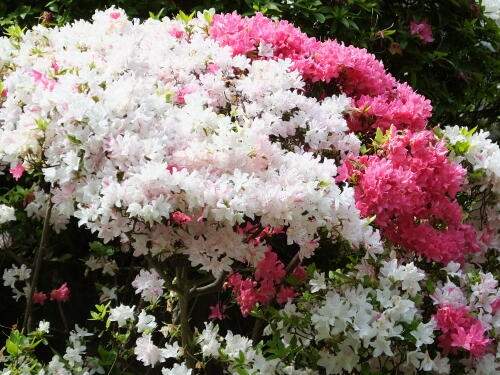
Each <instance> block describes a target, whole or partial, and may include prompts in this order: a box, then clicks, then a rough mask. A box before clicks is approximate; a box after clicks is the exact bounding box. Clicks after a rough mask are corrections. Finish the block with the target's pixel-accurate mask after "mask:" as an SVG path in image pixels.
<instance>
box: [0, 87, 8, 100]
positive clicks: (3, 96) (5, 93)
mask: <svg viewBox="0 0 500 375" xmlns="http://www.w3.org/2000/svg"><path fill="white" fill-rule="evenodd" d="M8 93H9V90H7V89H3V90H2V93H1V94H0V96H1V97H2V98H5V97H6V96H7V94H8Z"/></svg>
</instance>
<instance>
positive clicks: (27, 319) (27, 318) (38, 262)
mask: <svg viewBox="0 0 500 375" xmlns="http://www.w3.org/2000/svg"><path fill="white" fill-rule="evenodd" d="M52 207H54V203H52V196H51V195H49V207H48V208H47V213H46V214H45V218H44V219H43V229H42V237H41V238H40V245H39V246H38V250H37V252H36V256H35V264H34V271H33V276H32V278H31V281H30V288H29V293H28V295H27V296H26V310H25V311H24V320H23V331H26V332H29V330H30V326H31V313H32V310H33V295H34V294H35V289H36V284H37V283H38V277H39V276H40V268H41V266H42V259H43V250H44V249H45V244H46V242H47V237H48V234H49V227H50V225H49V224H50V216H51V214H52Z"/></svg>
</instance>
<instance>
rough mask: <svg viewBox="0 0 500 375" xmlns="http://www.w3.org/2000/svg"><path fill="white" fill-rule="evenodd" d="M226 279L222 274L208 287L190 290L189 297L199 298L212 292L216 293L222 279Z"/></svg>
mask: <svg viewBox="0 0 500 375" xmlns="http://www.w3.org/2000/svg"><path fill="white" fill-rule="evenodd" d="M225 278H226V273H225V272H222V273H221V274H220V275H219V277H217V278H216V279H215V280H214V281H213V282H211V283H210V284H208V285H205V286H201V287H198V288H195V287H193V288H191V289H190V290H189V296H190V297H191V298H192V297H199V296H203V295H205V294H210V293H213V292H216V291H217V290H218V289H220V287H221V286H222V284H223V282H224V279H225Z"/></svg>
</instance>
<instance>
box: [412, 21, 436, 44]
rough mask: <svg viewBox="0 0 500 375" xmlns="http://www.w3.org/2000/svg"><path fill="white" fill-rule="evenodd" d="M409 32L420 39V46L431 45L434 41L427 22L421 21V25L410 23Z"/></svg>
mask: <svg viewBox="0 0 500 375" xmlns="http://www.w3.org/2000/svg"><path fill="white" fill-rule="evenodd" d="M410 32H411V33H412V34H413V35H416V36H418V37H419V38H420V41H421V42H422V44H427V43H431V42H433V41H434V38H433V37H432V28H431V25H429V24H428V23H427V21H422V22H421V23H416V22H415V21H411V22H410Z"/></svg>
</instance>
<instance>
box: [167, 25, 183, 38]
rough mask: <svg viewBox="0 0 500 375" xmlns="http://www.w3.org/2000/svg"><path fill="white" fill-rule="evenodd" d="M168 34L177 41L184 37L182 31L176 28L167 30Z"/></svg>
mask: <svg viewBox="0 0 500 375" xmlns="http://www.w3.org/2000/svg"><path fill="white" fill-rule="evenodd" d="M168 33H169V34H170V35H172V36H173V37H174V38H177V39H180V38H182V36H183V35H184V31H182V30H180V29H178V28H177V27H173V28H171V29H170V30H168Z"/></svg>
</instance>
